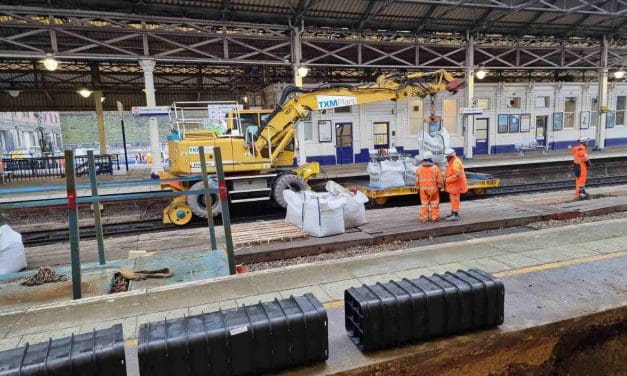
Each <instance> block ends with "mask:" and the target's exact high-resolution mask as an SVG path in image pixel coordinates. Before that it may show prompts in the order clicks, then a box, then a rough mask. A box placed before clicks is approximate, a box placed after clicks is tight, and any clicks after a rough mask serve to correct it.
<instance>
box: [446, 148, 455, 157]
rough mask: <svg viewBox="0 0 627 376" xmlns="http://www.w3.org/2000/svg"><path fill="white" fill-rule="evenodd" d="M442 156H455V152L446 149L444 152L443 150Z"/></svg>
mask: <svg viewBox="0 0 627 376" xmlns="http://www.w3.org/2000/svg"><path fill="white" fill-rule="evenodd" d="M444 155H446V156H447V157H450V156H452V155H455V150H454V149H446V150H444Z"/></svg>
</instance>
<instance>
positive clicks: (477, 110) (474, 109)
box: [459, 107, 483, 115]
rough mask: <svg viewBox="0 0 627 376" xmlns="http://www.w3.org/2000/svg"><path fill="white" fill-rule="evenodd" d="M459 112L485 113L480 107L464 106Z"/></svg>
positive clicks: (463, 113) (469, 113) (467, 113)
mask: <svg viewBox="0 0 627 376" xmlns="http://www.w3.org/2000/svg"><path fill="white" fill-rule="evenodd" d="M459 112H460V113H461V114H462V115H483V109H482V108H480V107H463V108H461V109H460V111H459Z"/></svg>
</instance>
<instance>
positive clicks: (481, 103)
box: [477, 98, 490, 110]
mask: <svg viewBox="0 0 627 376" xmlns="http://www.w3.org/2000/svg"><path fill="white" fill-rule="evenodd" d="M477 107H479V108H480V109H482V110H489V109H490V98H477Z"/></svg>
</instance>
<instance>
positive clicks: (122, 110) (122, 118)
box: [116, 101, 128, 172]
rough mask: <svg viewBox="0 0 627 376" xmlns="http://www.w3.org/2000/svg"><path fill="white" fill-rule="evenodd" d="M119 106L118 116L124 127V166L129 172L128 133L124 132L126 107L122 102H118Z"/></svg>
mask: <svg viewBox="0 0 627 376" xmlns="http://www.w3.org/2000/svg"><path fill="white" fill-rule="evenodd" d="M116 104H117V106H118V116H119V117H120V125H121V126H122V144H123V145H124V164H125V165H126V172H128V153H127V151H126V131H125V130H124V105H123V104H122V102H120V101H117V102H116Z"/></svg>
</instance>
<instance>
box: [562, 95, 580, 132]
mask: <svg viewBox="0 0 627 376" xmlns="http://www.w3.org/2000/svg"><path fill="white" fill-rule="evenodd" d="M576 111H577V98H576V97H566V98H564V128H574V127H575V112H576Z"/></svg>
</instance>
